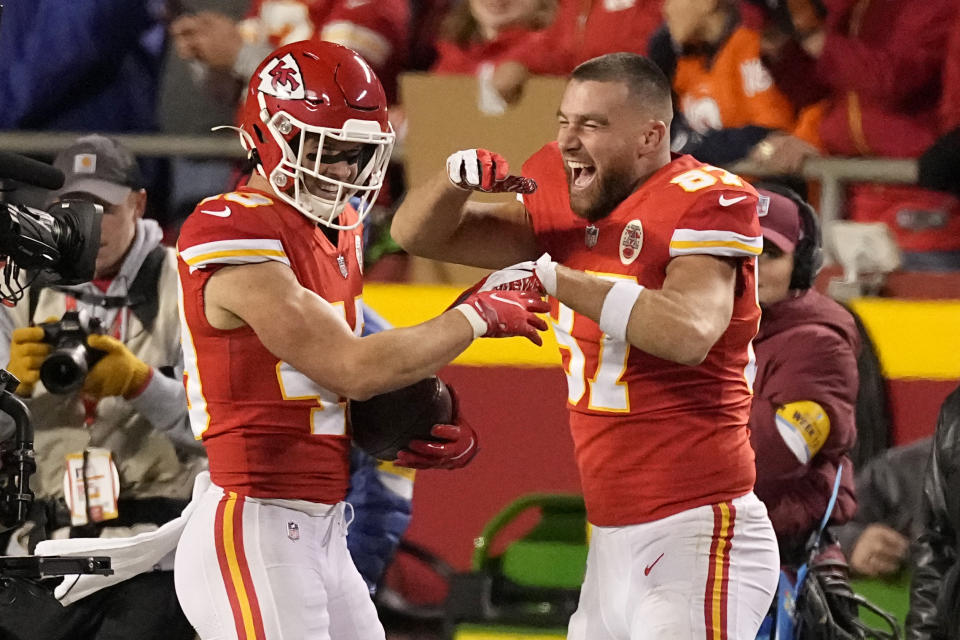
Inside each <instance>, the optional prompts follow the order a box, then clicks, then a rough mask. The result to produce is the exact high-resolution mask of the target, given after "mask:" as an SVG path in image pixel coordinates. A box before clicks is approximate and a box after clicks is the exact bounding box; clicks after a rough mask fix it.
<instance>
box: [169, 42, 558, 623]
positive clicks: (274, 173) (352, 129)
mask: <svg viewBox="0 0 960 640" xmlns="http://www.w3.org/2000/svg"><path fill="white" fill-rule="evenodd" d="M241 138H242V140H243V144H244V146H245V148H247V149H248V151H249V152H250V157H251V159H252V160H253V161H254V162H255V164H256V169H255V171H254V172H253V173H252V174H251V176H250V178H249V181H248V182H247V184H246V185H245V186H243V187H240V188H239V189H238V190H237V191H234V192H232V193H226V194H222V195H219V196H215V197H212V198H208V199H206V200H203V201H202V202H200V204H198V205H197V208H196V210H195V211H194V212H193V214H192V215H191V216H190V217H189V218H188V219H187V221H186V222H185V223H184V225H183V228H182V230H181V235H180V239H179V241H178V245H177V248H178V252H179V271H180V295H181V313H182V317H183V336H182V343H183V349H184V359H185V369H186V370H185V375H184V378H185V385H186V389H187V397H188V400H189V403H190V419H191V423H192V426H193V429H194V432H195V435H196V436H197V437H198V438H202V440H203V443H204V446H205V447H206V450H207V454H208V456H209V460H210V480H211V481H212V485H211V487H210V489H209V490H208V491H206V492H205V493H203V495H202V496H201V497H199V499H196V500H195V501H194V510H193V512H192V514H191V515H190V518H189V521H188V522H187V523H186V526H185V529H184V532H183V535H182V536H181V538H180V542H179V546H178V548H177V556H176V558H177V559H176V567H175V575H176V583H177V592H178V595H179V597H180V601H181V603H182V605H183V608H184V612H185V613H186V615H187V617H188V618H189V619H190V621H191V623H192V624H193V625H194V627H195V628H196V629H197V631H198V632H199V634H200V636H201V637H203V638H232V637H243V638H248V637H258V638H260V637H263V638H280V637H284V638H321V639H323V638H331V637H332V638H337V639H338V640H339V639H342V638H347V639H350V638H356V639H364V640H365V639H372V638H377V639H379V638H383V637H384V632H383V628H382V626H381V625H380V623H379V621H378V620H377V616H376V611H375V609H374V606H373V603H372V601H371V600H370V597H369V594H368V591H367V587H366V586H365V585H364V582H363V580H362V578H361V577H360V574H359V573H358V572H357V570H356V568H355V567H354V565H353V563H352V562H351V559H350V556H349V554H348V552H347V545H346V542H345V533H346V529H347V526H348V525H349V523H350V521H351V520H352V517H353V516H352V508H351V507H350V506H349V505H347V504H346V503H345V502H343V499H344V496H345V495H346V491H347V484H348V480H349V472H348V456H349V453H350V431H349V425H348V423H347V419H346V416H347V411H346V407H347V402H348V401H349V399H366V398H369V397H370V396H373V395H375V394H379V393H383V392H386V391H389V390H392V389H396V388H399V387H402V386H405V385H408V384H410V383H413V382H415V381H417V380H420V379H421V378H424V377H426V376H427V375H430V374H433V373H435V372H436V371H437V370H438V369H439V368H441V367H442V366H444V365H445V364H447V363H448V362H450V361H451V360H452V359H453V358H454V357H456V356H457V355H458V354H459V353H460V352H462V351H463V350H464V349H466V348H467V347H468V346H469V345H470V343H471V342H473V340H474V339H476V338H479V337H507V336H524V337H527V338H528V339H530V340H531V341H533V342H535V343H537V344H540V342H541V340H540V337H539V335H538V333H537V331H538V330H543V329H545V328H546V324H545V323H544V322H543V320H541V319H540V318H538V317H537V316H536V315H535V314H536V313H540V312H545V311H546V310H547V309H548V305H547V303H546V302H544V301H543V300H541V299H540V297H539V295H538V294H537V293H536V292H533V293H531V292H521V291H507V292H500V291H489V290H488V291H479V290H478V291H476V292H475V293H473V294H471V295H470V296H469V297H468V298H467V299H465V300H464V301H463V303H462V304H460V305H458V306H456V307H454V308H453V309H450V310H448V311H446V312H444V313H443V314H441V315H440V316H438V317H436V318H433V319H431V320H429V321H427V322H424V323H422V324H420V325H416V326H413V327H407V328H402V329H394V330H387V331H382V332H379V333H376V334H373V335H369V336H365V337H361V330H362V328H363V314H362V306H361V304H360V299H361V293H362V275H363V243H362V236H361V227H360V225H361V223H362V221H363V218H364V216H365V215H366V213H367V212H368V211H369V208H370V203H372V201H373V200H374V198H375V197H376V194H377V191H378V190H379V189H380V187H381V186H382V184H383V178H384V171H385V168H386V164H387V161H388V159H389V156H390V151H391V148H392V146H393V142H394V133H393V131H392V129H391V127H390V124H389V122H388V120H387V109H386V99H385V97H384V93H383V89H382V87H381V85H380V82H379V80H378V79H377V77H376V75H375V74H374V72H373V71H372V69H371V68H370V66H369V65H368V64H367V63H366V62H365V61H364V60H363V59H362V58H361V57H360V56H359V55H357V54H356V53H355V52H353V51H352V50H350V49H347V48H345V47H342V46H339V45H336V44H333V43H329V42H295V43H292V44H289V45H286V46H284V47H281V48H279V49H277V50H276V51H274V52H273V53H271V54H270V55H269V56H267V58H266V59H265V60H264V61H263V62H262V63H261V64H260V66H259V67H258V68H257V70H256V72H255V73H254V74H253V77H252V78H251V80H250V83H249V89H248V91H247V96H246V104H245V106H244V109H243V122H242V127H241ZM439 462H440V463H443V462H444V460H442V459H441V460H439ZM446 462H449V461H446Z"/></svg>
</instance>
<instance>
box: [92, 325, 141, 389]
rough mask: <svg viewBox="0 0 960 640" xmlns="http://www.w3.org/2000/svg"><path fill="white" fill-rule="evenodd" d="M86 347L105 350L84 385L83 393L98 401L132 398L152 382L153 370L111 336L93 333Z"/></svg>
mask: <svg viewBox="0 0 960 640" xmlns="http://www.w3.org/2000/svg"><path fill="white" fill-rule="evenodd" d="M87 344H88V345H90V346H91V347H93V348H94V349H99V350H100V351H106V353H107V355H105V356H103V357H102V358H101V359H100V361H99V362H97V364H95V365H93V369H91V370H90V373H88V374H87V379H86V380H84V382H83V390H84V391H85V392H86V393H89V394H90V395H92V396H95V397H97V398H105V397H107V396H123V397H124V398H129V397H131V396H133V395H136V394H137V393H139V392H140V391H142V390H143V387H144V385H146V383H147V381H148V380H149V379H150V375H151V372H152V369H151V368H150V365H148V364H147V363H146V362H144V361H143V360H141V359H140V358H138V357H137V356H135V355H133V353H132V352H131V351H130V349H127V347H126V345H125V344H123V343H122V342H120V341H119V340H117V339H116V338H111V337H110V336H105V335H101V334H98V333H93V334H90V335H89V336H87Z"/></svg>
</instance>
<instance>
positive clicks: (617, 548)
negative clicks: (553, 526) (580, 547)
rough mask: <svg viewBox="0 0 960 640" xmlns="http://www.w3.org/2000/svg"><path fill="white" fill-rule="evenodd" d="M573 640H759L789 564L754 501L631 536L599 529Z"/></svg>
mask: <svg viewBox="0 0 960 640" xmlns="http://www.w3.org/2000/svg"><path fill="white" fill-rule="evenodd" d="M591 531H592V537H591V539H590V551H589V553H588V556H587V575H586V578H585V579H584V583H583V589H582V591H581V592H580V602H579V605H578V607H577V611H576V613H574V614H573V617H572V618H571V619H570V627H569V630H568V634H567V639H568V640H754V638H756V635H757V630H758V629H759V628H760V623H761V622H762V621H763V618H764V616H765V615H766V614H767V611H768V609H769V608H770V603H771V602H772V600H773V596H774V593H775V592H776V587H777V580H778V578H779V574H780V555H779V551H778V549H777V540H776V537H775V536H774V533H773V526H772V525H771V524H770V520H769V518H768V517H767V509H766V507H765V506H764V505H763V503H762V502H761V501H760V500H759V499H758V498H757V497H756V496H755V495H754V494H753V493H752V492H751V493H748V494H746V495H744V496H741V497H739V498H737V499H735V500H733V501H732V502H723V503H720V504H715V505H707V506H703V507H697V508H695V509H689V510H687V511H683V512H681V513H677V514H674V515H672V516H669V517H667V518H663V519H661V520H655V521H653V522H646V523H643V524H637V525H631V526H626V527H592V528H591Z"/></svg>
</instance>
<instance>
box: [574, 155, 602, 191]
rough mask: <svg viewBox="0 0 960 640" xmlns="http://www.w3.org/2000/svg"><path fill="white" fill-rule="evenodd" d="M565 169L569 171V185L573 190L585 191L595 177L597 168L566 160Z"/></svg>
mask: <svg viewBox="0 0 960 640" xmlns="http://www.w3.org/2000/svg"><path fill="white" fill-rule="evenodd" d="M567 168H569V169H570V184H571V185H572V186H573V188H574V189H586V188H587V187H589V186H590V183H592V182H593V179H594V178H595V177H596V176H597V168H596V167H595V166H593V165H592V164H588V163H586V162H575V161H573V160H568V161H567Z"/></svg>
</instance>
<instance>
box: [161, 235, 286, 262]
mask: <svg viewBox="0 0 960 640" xmlns="http://www.w3.org/2000/svg"><path fill="white" fill-rule="evenodd" d="M179 253H180V257H181V258H183V261H184V262H186V263H187V264H191V265H192V264H193V263H194V261H195V260H196V259H197V258H198V257H200V256H207V255H209V254H227V255H261V254H262V255H268V256H275V257H283V258H286V255H287V254H286V252H285V251H284V250H283V244H282V243H281V242H280V241H279V240H272V239H243V240H217V241H214V242H204V243H203V244H198V245H195V246H192V247H190V248H189V249H183V250H182V251H180V252H179Z"/></svg>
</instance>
